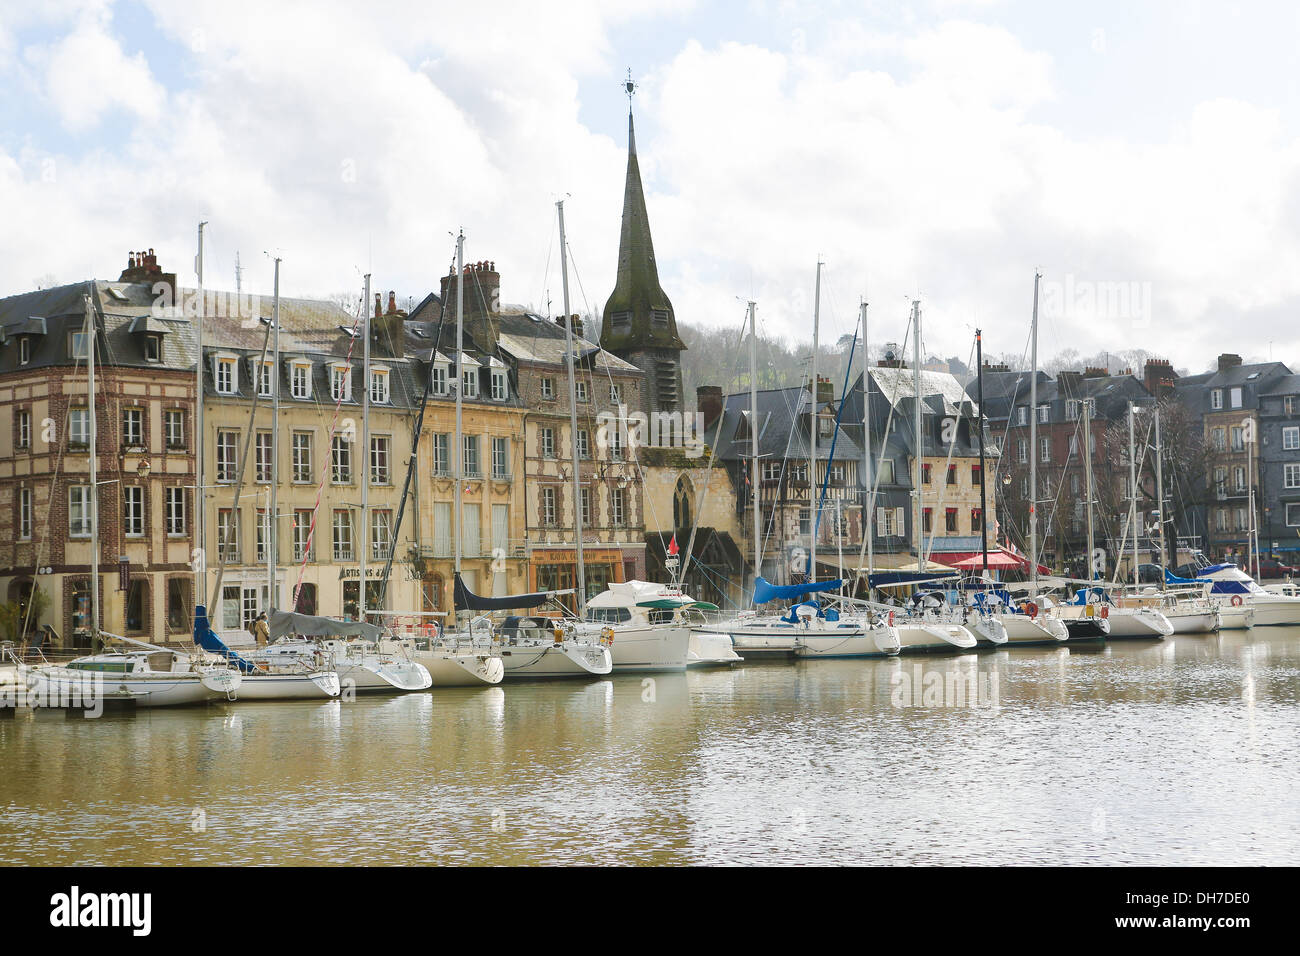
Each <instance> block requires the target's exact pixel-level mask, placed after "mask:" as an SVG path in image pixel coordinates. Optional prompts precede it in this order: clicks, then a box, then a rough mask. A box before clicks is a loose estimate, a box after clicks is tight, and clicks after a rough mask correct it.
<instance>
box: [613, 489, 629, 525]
mask: <svg viewBox="0 0 1300 956" xmlns="http://www.w3.org/2000/svg"><path fill="white" fill-rule="evenodd" d="M626 521H627V491H626V490H625V489H623V488H613V489H611V490H610V492H609V523H610V524H611V525H613V526H614V527H615V528H621V527H623V525H624V523H625V522H626Z"/></svg>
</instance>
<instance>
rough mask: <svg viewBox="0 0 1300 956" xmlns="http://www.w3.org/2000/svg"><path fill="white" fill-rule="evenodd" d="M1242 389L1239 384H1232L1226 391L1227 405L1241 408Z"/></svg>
mask: <svg viewBox="0 0 1300 956" xmlns="http://www.w3.org/2000/svg"><path fill="white" fill-rule="evenodd" d="M1241 396H1242V390H1241V386H1240V385H1234V386H1233V387H1232V388H1231V389H1230V390H1229V391H1228V406H1229V407H1230V408H1241Z"/></svg>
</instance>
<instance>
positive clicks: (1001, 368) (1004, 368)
mask: <svg viewBox="0 0 1300 956" xmlns="http://www.w3.org/2000/svg"><path fill="white" fill-rule="evenodd" d="M984 371H986V372H1009V371H1011V366H1010V365H1007V364H1006V363H1005V362H999V363H998V364H997V365H990V364H989V362H988V360H987V359H986V360H985V361H984Z"/></svg>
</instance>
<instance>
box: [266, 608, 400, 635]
mask: <svg viewBox="0 0 1300 956" xmlns="http://www.w3.org/2000/svg"><path fill="white" fill-rule="evenodd" d="M270 626H271V639H272V640H274V639H276V638H279V637H284V636H285V635H286V634H301V635H303V636H304V637H364V638H368V639H369V640H372V641H377V640H379V638H381V637H383V634H384V632H383V630H382V629H381V628H378V627H376V626H375V625H373V624H367V623H366V622H365V621H339V620H335V619H334V618H332V617H316V616H314V615H311V614H294V613H293V612H292V611H272V612H271V619H270Z"/></svg>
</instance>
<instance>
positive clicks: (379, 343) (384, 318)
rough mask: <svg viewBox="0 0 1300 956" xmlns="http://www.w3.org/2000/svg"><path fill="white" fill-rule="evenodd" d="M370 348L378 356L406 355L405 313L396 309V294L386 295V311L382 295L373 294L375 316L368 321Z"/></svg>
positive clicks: (398, 356)
mask: <svg viewBox="0 0 1300 956" xmlns="http://www.w3.org/2000/svg"><path fill="white" fill-rule="evenodd" d="M370 346H371V348H377V349H378V350H379V354H381V355H387V356H390V357H392V358H403V357H404V356H405V355H406V313H405V312H403V311H401V310H400V309H398V308H397V297H396V293H394V292H389V293H388V311H387V312H385V311H384V309H383V294H382V293H380V292H376V293H375V315H374V318H372V319H371V320H370Z"/></svg>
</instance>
